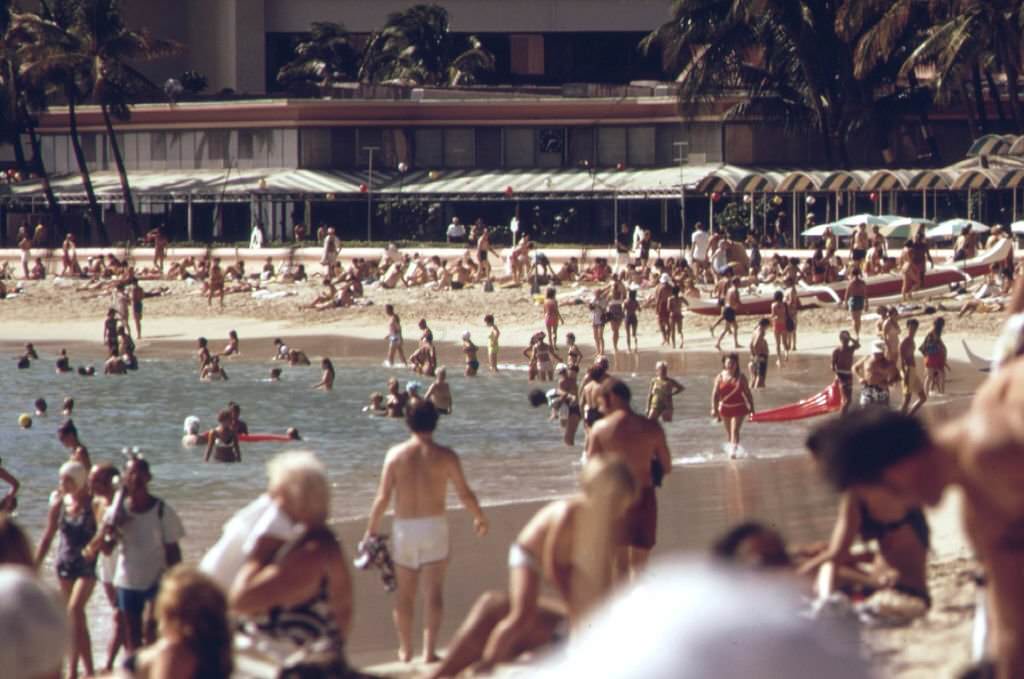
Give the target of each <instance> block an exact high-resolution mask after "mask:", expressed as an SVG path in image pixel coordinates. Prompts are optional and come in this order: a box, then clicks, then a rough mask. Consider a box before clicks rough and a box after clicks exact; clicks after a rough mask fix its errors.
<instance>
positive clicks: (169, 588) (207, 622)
mask: <svg viewBox="0 0 1024 679" xmlns="http://www.w3.org/2000/svg"><path fill="white" fill-rule="evenodd" d="M227 608H228V607H227V601H226V599H225V597H224V593H223V592H222V591H221V589H220V588H219V587H218V586H217V585H216V583H214V582H213V580H211V579H210V578H208V577H207V576H205V575H203V574H202V573H200V572H199V571H197V570H196V569H194V568H192V567H191V566H185V565H181V564H179V565H177V566H175V567H174V568H172V569H171V570H169V571H167V573H165V574H164V576H163V579H162V580H161V581H160V594H159V595H157V598H156V621H157V628H158V631H159V634H158V637H159V638H158V639H157V641H156V643H154V644H153V645H152V646H148V647H146V648H144V649H142V650H140V651H139V652H138V653H136V654H134V655H130V656H128V657H127V658H125V661H124V663H123V665H122V666H121V673H120V674H119V675H117V676H124V675H128V676H130V677H139V678H140V679H141V678H143V677H144V678H145V679H216V678H218V677H229V676H231V672H232V669H233V664H232V660H231V627H230V625H229V624H228V612H227Z"/></svg>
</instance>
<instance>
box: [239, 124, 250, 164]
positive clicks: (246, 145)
mask: <svg viewBox="0 0 1024 679" xmlns="http://www.w3.org/2000/svg"><path fill="white" fill-rule="evenodd" d="M252 157H253V135H252V130H239V131H238V158H239V160H252Z"/></svg>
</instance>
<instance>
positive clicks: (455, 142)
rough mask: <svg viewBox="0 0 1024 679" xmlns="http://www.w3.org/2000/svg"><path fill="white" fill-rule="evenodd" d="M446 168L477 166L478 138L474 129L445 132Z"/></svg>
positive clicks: (461, 128)
mask: <svg viewBox="0 0 1024 679" xmlns="http://www.w3.org/2000/svg"><path fill="white" fill-rule="evenodd" d="M444 165H445V167H473V166H474V165H476V136H475V135H474V133H473V128H469V127H459V128H454V129H448V130H445V131H444Z"/></svg>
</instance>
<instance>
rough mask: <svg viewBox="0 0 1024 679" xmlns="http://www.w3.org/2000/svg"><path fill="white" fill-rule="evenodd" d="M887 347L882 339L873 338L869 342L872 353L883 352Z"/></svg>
mask: <svg viewBox="0 0 1024 679" xmlns="http://www.w3.org/2000/svg"><path fill="white" fill-rule="evenodd" d="M888 349H889V347H888V346H886V344H885V342H883V341H882V340H875V341H874V342H872V343H871V353H872V354H884V353H885V352H886V351H888Z"/></svg>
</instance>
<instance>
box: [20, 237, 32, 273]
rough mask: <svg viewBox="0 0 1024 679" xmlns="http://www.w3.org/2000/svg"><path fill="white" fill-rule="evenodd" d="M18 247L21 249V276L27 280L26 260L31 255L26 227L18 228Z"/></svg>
mask: <svg viewBox="0 0 1024 679" xmlns="http://www.w3.org/2000/svg"><path fill="white" fill-rule="evenodd" d="M18 249H19V250H21V277H22V278H24V279H25V280H28V260H29V259H30V258H31V257H32V239H31V238H30V237H29V235H28V229H26V228H25V227H21V228H20V229H18Z"/></svg>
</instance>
